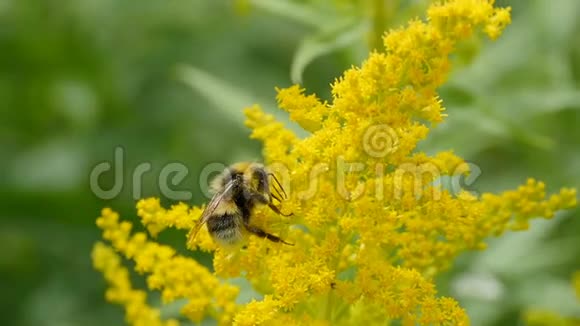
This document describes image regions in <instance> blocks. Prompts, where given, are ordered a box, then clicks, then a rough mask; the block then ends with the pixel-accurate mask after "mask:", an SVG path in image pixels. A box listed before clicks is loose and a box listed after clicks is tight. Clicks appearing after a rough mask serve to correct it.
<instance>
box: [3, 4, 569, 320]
mask: <svg viewBox="0 0 580 326" xmlns="http://www.w3.org/2000/svg"><path fill="white" fill-rule="evenodd" d="M397 2H398V3H399V9H401V10H399V11H395V10H394V7H393V6H394V5H393V4H394V3H397ZM498 2H499V4H501V5H505V4H508V5H511V6H512V7H513V24H512V25H511V26H509V27H508V28H507V30H506V32H505V34H504V35H503V36H502V37H501V38H500V39H499V40H498V41H497V42H495V43H490V44H479V43H477V42H473V43H469V44H466V45H464V47H463V48H462V49H461V51H460V54H459V55H458V56H457V58H456V59H457V63H458V65H457V66H456V69H455V70H454V72H453V74H452V76H451V78H450V80H449V82H448V84H447V86H445V87H444V88H443V89H442V90H441V95H442V98H443V100H444V103H445V106H446V107H447V109H448V113H449V118H448V120H447V121H446V122H445V123H443V124H441V125H440V126H438V127H437V128H436V129H435V130H434V131H433V133H432V137H431V138H430V139H428V140H427V141H425V142H424V143H423V144H422V147H423V149H424V150H425V151H427V152H428V153H434V152H436V151H438V150H440V149H448V148H453V149H454V150H455V151H456V152H457V153H459V154H460V155H462V156H464V157H466V159H467V160H469V161H470V162H473V163H474V164H476V165H477V166H479V168H480V169H481V172H482V173H481V176H480V177H479V178H478V179H477V181H476V183H475V184H474V185H473V186H471V189H474V190H477V191H500V190H503V189H508V188H511V187H514V186H516V185H517V184H519V183H522V182H524V181H525V178H526V177H528V176H534V177H537V178H539V179H542V180H544V181H546V182H547V184H548V186H549V189H550V190H555V189H557V188H559V187H561V186H575V187H577V188H580V169H579V168H578V167H580V128H578V126H580V111H579V110H580V39H579V38H578V35H579V34H580V2H578V1H576V0H558V1H543V0H534V1H528V0H519V1H498ZM377 3H378V4H379V5H381V6H380V8H382V10H384V24H383V25H381V26H384V27H387V28H388V27H393V26H397V25H399V24H401V22H404V21H406V20H407V19H408V18H409V17H413V16H415V15H417V14H419V13H420V10H421V8H422V7H423V6H424V5H425V1H387V2H385V3H382V4H381V3H380V1H370V0H369V1H362V0H359V1H354V0H352V1H348V0H341V1H339V0H334V1H332V0H328V1H322V0H318V1H314V0H311V1H298V0H296V1H291V0H275V1H265V0H245V1H240V0H238V1H226V0H221V1H209V0H207V1H202V0H187V1H186V0H173V1H161V0H142V1H139V2H134V1H126V0H117V1H113V0H102V1H91V0H61V1H56V0H0V49H2V50H1V51H0V113H1V118H0V155H1V157H2V160H0V203H1V205H0V207H2V209H1V211H0V216H1V220H0V248H1V249H0V289H1V293H2V295H1V296H0V307H1V309H2V311H0V323H1V324H3V325H101V324H118V323H119V321H120V320H122V318H123V317H122V312H121V310H120V308H118V307H114V306H110V305H108V304H106V303H105V302H104V300H103V291H104V282H103V281H102V278H101V275H99V274H97V273H96V272H94V271H92V268H91V266H90V260H89V252H90V248H91V245H92V243H93V242H94V241H95V240H96V239H98V237H99V235H98V231H97V229H96V228H95V227H94V219H95V217H96V216H97V215H98V214H99V210H100V208H101V207H103V206H112V207H114V208H115V209H116V210H118V211H120V212H121V214H123V215H124V216H127V217H130V216H134V215H135V213H134V209H133V207H134V199H133V194H134V190H135V189H132V187H131V180H132V175H131V173H132V171H133V170H134V169H135V167H136V166H137V165H138V164H140V163H142V162H150V163H151V164H152V171H150V172H148V173H146V174H145V176H144V178H143V179H144V184H143V187H142V189H141V195H142V196H161V198H162V200H164V202H165V203H166V204H171V201H170V200H168V199H167V198H164V197H163V196H162V193H161V192H160V189H159V187H158V184H157V177H158V175H159V172H160V170H161V169H162V168H163V166H164V165H165V164H167V163H170V162H181V163H183V164H185V165H186V166H187V167H188V168H189V175H188V176H187V178H186V180H185V181H184V182H182V183H181V184H180V185H179V186H176V187H175V188H178V189H185V190H191V191H192V192H193V199H192V200H191V202H192V203H196V204H198V203H202V202H204V201H205V197H203V196H202V194H201V192H200V186H199V178H198V175H199V173H200V171H201V170H202V169H203V167H204V166H205V165H206V164H208V163H211V162H221V163H225V164H228V163H231V162H234V161H239V160H243V159H249V160H254V159H256V160H258V159H259V157H260V152H259V151H260V148H259V145H258V144H257V143H256V142H253V141H251V140H249V139H248V135H249V132H248V130H246V129H245V128H244V126H243V114H242V109H243V108H244V107H246V106H249V105H251V104H253V103H259V104H261V105H262V106H264V107H265V108H267V109H269V110H271V112H273V113H275V114H276V115H277V116H278V117H279V118H280V119H282V120H283V121H286V122H288V120H287V117H286V116H285V115H284V114H283V113H281V112H280V111H275V101H274V98H275V92H274V86H279V87H284V86H288V85H291V83H292V81H291V80H294V81H302V84H303V85H304V86H305V87H306V88H307V90H308V92H310V93H312V92H315V93H317V94H318V95H319V96H320V97H322V98H326V99H328V98H329V96H330V94H329V87H328V84H329V83H331V82H332V81H333V80H334V79H335V78H336V77H338V76H339V75H340V73H341V72H342V71H344V70H345V69H347V68H348V67H350V66H351V65H357V64H360V62H361V60H363V59H364V57H365V54H366V53H367V52H368V49H369V44H373V35H375V36H376V33H375V34H373V33H374V32H376V31H374V29H376V28H377V26H376V24H373V19H375V18H376V17H375V15H376V14H377V13H376V11H373V10H374V9H376V8H377ZM288 123H289V122H288ZM289 125H290V126H292V124H291V123H289ZM117 146H120V147H122V148H123V149H124V155H125V166H124V173H123V180H124V187H123V190H122V192H121V193H120V195H119V196H117V197H116V198H115V199H113V200H101V199H99V198H97V196H95V194H94V193H92V192H91V189H90V187H89V174H90V171H91V169H92V168H93V167H94V166H96V165H97V164H98V163H100V162H103V161H110V162H112V160H113V155H114V149H115V148H116V147H117ZM113 180H114V175H113V173H106V174H105V175H103V177H102V178H101V179H100V182H101V184H102V185H103V188H107V187H108V186H111V185H112V184H113V182H114V181H113ZM578 213H579V211H578V210H575V211H571V212H565V213H563V214H561V215H559V216H557V217H555V218H554V219H553V220H551V221H537V223H534V225H533V227H532V230H531V231H528V232H524V233H518V234H509V235H507V236H505V237H503V238H501V239H497V240H496V239H492V240H491V241H490V248H489V249H488V250H486V251H484V252H476V253H468V254H465V255H463V256H462V257H461V259H460V260H459V261H458V262H457V264H456V266H455V267H454V269H453V270H451V271H450V272H449V273H447V274H446V275H445V276H444V277H442V278H441V279H440V280H439V288H440V289H441V292H442V293H443V294H449V295H453V296H455V297H457V298H458V299H459V300H460V302H461V303H462V305H463V306H464V307H466V308H467V309H468V312H469V314H470V315H471V317H472V319H473V321H472V322H473V324H474V325H515V324H516V323H517V321H518V320H519V317H520V315H521V312H522V309H526V308H529V307H542V308H549V309H553V310H555V311H557V312H560V313H563V314H568V315H574V314H575V315H577V316H578V315H580V307H579V305H578V303H575V301H574V298H573V293H572V289H571V288H570V286H569V278H570V276H571V273H572V271H574V270H576V269H580V258H579V257H580V219H579V218H578V215H579V214H578ZM182 237H183V234H180V233H169V234H167V235H163V236H162V240H164V241H167V242H169V243H173V244H175V245H176V246H181V247H182V244H181V243H182V240H183V238H182ZM208 258H209V257H200V259H206V260H207V259H208Z"/></svg>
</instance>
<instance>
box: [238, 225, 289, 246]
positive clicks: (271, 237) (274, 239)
mask: <svg viewBox="0 0 580 326" xmlns="http://www.w3.org/2000/svg"><path fill="white" fill-rule="evenodd" d="M244 226H245V227H246V230H248V232H250V233H253V234H255V235H257V236H259V237H260V238H266V239H268V240H270V241H272V242H282V243H283V244H286V245H289V246H293V245H294V244H292V243H289V242H286V241H284V240H282V239H280V238H279V237H277V236H275V235H273V234H270V233H268V232H266V231H264V230H262V229H260V228H259V227H255V226H252V225H249V224H244Z"/></svg>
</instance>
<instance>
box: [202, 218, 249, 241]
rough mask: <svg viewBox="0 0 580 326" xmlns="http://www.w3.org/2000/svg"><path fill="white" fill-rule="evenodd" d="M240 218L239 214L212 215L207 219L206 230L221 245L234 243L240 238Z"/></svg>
mask: <svg viewBox="0 0 580 326" xmlns="http://www.w3.org/2000/svg"><path fill="white" fill-rule="evenodd" d="M241 223H242V219H241V216H240V215H239V214H235V213H234V214H230V213H226V214H224V215H214V216H212V217H211V218H209V219H208V220H207V230H208V231H209V234H211V236H212V237H213V238H214V240H215V241H216V242H218V243H219V244H221V245H234V244H236V243H238V242H239V241H240V240H242V233H241V228H242V225H241Z"/></svg>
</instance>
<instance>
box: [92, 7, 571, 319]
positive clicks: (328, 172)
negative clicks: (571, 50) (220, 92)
mask: <svg viewBox="0 0 580 326" xmlns="http://www.w3.org/2000/svg"><path fill="white" fill-rule="evenodd" d="M492 3H493V1H489V0H488V1H485V0H451V1H444V2H441V3H436V4H433V5H431V7H430V8H429V10H428V12H427V20H426V21H421V20H413V21H411V22H410V23H409V24H408V25H407V26H406V27H404V28H399V29H396V30H392V31H390V32H389V33H387V34H386V35H385V37H384V44H385V49H386V51H385V52H384V53H378V52H373V53H371V54H370V55H369V57H368V59H367V60H366V61H365V62H364V63H363V64H362V66H361V67H354V68H352V69H349V70H348V71H346V72H345V73H344V74H343V76H342V77H340V78H339V79H338V80H336V81H335V82H334V84H333V85H332V101H331V102H330V103H326V102H322V101H320V100H319V99H318V98H317V97H316V96H315V95H305V90H304V89H301V88H300V87H299V86H292V87H290V88H287V89H279V90H278V98H277V99H278V103H279V106H280V107H281V108H282V109H284V110H286V111H287V112H288V113H289V114H290V118H291V119H292V120H293V121H295V122H296V123H298V124H299V125H300V126H301V127H302V128H303V129H304V130H305V131H307V132H308V135H307V136H306V137H304V138H300V137H298V136H297V135H295V134H294V133H293V132H292V131H290V130H289V129H286V128H285V127H284V125H283V124H282V123H281V122H278V121H276V120H275V119H274V117H273V116H271V115H268V114H266V113H264V112H263V111H262V110H261V109H260V108H259V107H258V106H254V107H251V108H249V109H247V110H246V115H247V122H246V124H247V126H248V127H250V128H251V129H252V138H255V139H259V140H261V141H262V142H263V144H264V160H265V162H266V163H267V164H268V165H269V166H270V168H271V169H272V170H273V171H274V172H275V173H276V174H278V175H279V176H280V178H281V179H282V181H283V183H284V185H285V188H286V189H287V192H288V193H289V195H290V198H289V199H288V201H286V202H284V206H285V207H284V209H288V210H289V211H292V212H293V213H294V216H293V217H291V218H282V217H279V216H276V215H275V214H274V213H273V212H271V211H270V210H268V209H261V208H258V209H256V211H255V212H254V215H253V220H252V222H253V223H255V224H256V225H258V226H261V227H264V228H265V229H269V230H272V231H273V232H274V233H276V234H280V235H281V236H282V237H283V238H284V239H288V241H290V242H292V243H294V244H295V245H294V246H284V245H279V244H273V243H271V242H269V241H265V240H264V239H259V238H256V237H253V236H251V237H249V238H248V239H247V244H246V246H245V248H240V249H235V250H231V249H226V248H219V247H217V246H216V245H215V244H214V243H213V241H212V240H211V238H210V236H209V234H208V233H207V231H206V230H205V229H202V231H201V232H200V233H199V235H198V236H197V238H195V240H194V241H193V242H192V243H189V244H188V247H189V248H190V249H196V248H197V249H201V250H205V251H213V252H214V262H213V264H214V270H215V273H211V272H210V271H208V270H207V269H206V268H205V267H203V266H201V265H200V264H198V263H197V262H196V261H195V260H193V259H191V258H187V257H184V256H180V255H178V254H177V253H176V252H175V251H174V250H173V249H171V248H170V247H167V246H164V245H160V244H158V243H156V242H153V241H151V240H149V238H148V236H147V235H145V234H144V233H134V234H131V227H132V226H131V224H130V223H128V222H120V221H119V220H118V216H117V215H116V214H115V213H114V212H112V211H110V210H108V209H105V210H104V211H103V214H102V216H101V217H100V218H99V219H98V221H97V224H98V226H99V227H100V228H101V229H103V238H104V239H105V240H107V241H109V242H110V243H111V244H112V247H113V248H114V249H115V250H116V251H117V252H118V253H119V254H120V255H122V256H124V257H125V258H127V259H130V260H133V261H134V262H135V266H136V267H135V270H136V271H137V272H138V273H141V274H144V275H146V276H147V284H148V287H149V289H151V290H158V291H160V292H161V297H162V299H163V301H164V302H171V301H174V300H176V299H178V298H186V299H187V303H186V304H185V306H184V307H183V308H182V313H183V315H184V316H186V317H187V318H189V319H190V320H193V321H199V320H201V319H203V318H204V317H205V316H211V317H213V318H215V319H216V320H218V322H219V323H221V324H230V323H232V322H233V323H234V324H237V325H257V324H268V325H269V324H308V325H311V324H327V325H330V324H341V323H342V324H346V325H348V324H358V323H363V322H367V323H373V324H374V323H378V322H381V323H385V321H388V320H400V321H402V324H403V325H416V324H421V325H468V324H469V321H468V318H467V315H466V313H465V311H464V310H463V309H462V308H461V307H459V305H458V303H457V302H456V301H455V300H453V299H452V298H445V297H438V296H437V292H436V289H435V286H434V284H433V282H432V280H431V278H432V277H433V276H434V275H436V274H437V273H439V272H441V271H442V270H445V269H446V268H448V267H449V265H450V264H452V262H453V260H454V259H455V257H457V255H459V254H460V253H461V252H463V251H465V250H471V249H483V248H485V242H484V240H485V238H487V237H489V236H492V235H499V234H501V233H502V232H504V231H506V230H510V229H511V230H519V229H525V228H527V227H528V221H529V220H530V219H531V218H534V217H537V216H543V217H546V218H550V217H552V216H553V214H554V212H555V211H557V210H560V209H565V208H569V207H572V206H574V205H575V204H576V193H575V191H574V190H572V189H562V190H561V191H560V193H559V194H556V195H552V196H550V197H547V196H546V194H545V189H544V184H543V183H541V182H538V181H535V180H533V179H530V180H528V182H527V183H526V184H525V185H523V186H521V187H519V188H517V189H516V190H513V191H506V192H504V193H502V194H499V195H494V194H483V195H482V196H475V195H473V194H471V193H469V192H466V191H459V192H452V191H450V190H447V189H444V188H443V187H441V186H440V185H438V183H437V181H438V180H439V179H440V178H441V177H442V176H445V175H450V176H454V177H458V176H461V175H466V174H468V173H469V168H468V165H467V164H465V162H464V161H463V159H462V158H460V157H459V156H457V155H456V154H454V153H453V152H452V151H447V152H442V153H439V154H436V155H433V156H429V155H427V154H425V153H421V152H417V151H416V146H417V143H418V142H419V141H420V140H422V139H424V138H425V137H427V135H428V133H429V130H430V128H431V126H432V125H433V124H436V123H439V122H441V121H442V120H443V119H444V118H445V114H444V113H443V111H444V108H443V106H442V103H441V100H440V99H439V98H438V96H437V93H436V90H437V88H438V87H440V86H441V85H442V84H443V83H444V82H445V80H446V78H447V76H448V73H449V70H450V68H451V62H450V59H449V55H450V54H451V53H452V52H453V50H454V49H455V47H456V45H457V43H458V42H461V41H462V40H464V39H466V38H469V37H472V36H473V34H474V33H477V32H478V31H483V32H484V33H486V34H487V35H488V36H489V37H490V38H492V39H494V38H496V37H498V36H499V34H500V33H501V31H502V30H503V28H504V27H505V26H506V25H507V24H509V22H510V16H509V8H507V9H502V8H494V7H493V5H492ZM137 208H138V215H139V216H140V217H141V221H142V223H143V224H144V226H145V227H146V228H147V230H148V232H149V234H150V235H151V236H156V235H157V234H158V233H159V232H161V231H163V230H164V229H165V228H167V227H175V228H178V229H182V230H188V229H190V228H191V227H192V226H193V225H194V224H195V221H196V220H197V219H199V216H200V215H201V212H202V209H201V208H199V207H193V208H189V207H188V206H187V205H185V204H178V205H175V206H173V207H172V208H170V209H164V208H162V207H161V206H160V205H159V200H157V199H145V200H141V201H140V202H139V203H138V204H137ZM102 246H103V245H101V244H98V245H97V246H96V247H95V255H94V263H95V266H97V268H99V269H100V270H103V271H105V275H106V278H107V280H108V281H109V282H110V283H111V287H112V288H116V287H119V285H118V283H119V282H120V281H119V280H117V278H116V277H115V276H114V275H116V274H114V273H113V272H107V270H109V269H112V270H119V269H121V267H120V266H121V265H120V264H119V263H118V262H117V261H118V257H117V256H115V257H117V258H115V264H113V265H114V266H113V267H110V268H108V269H107V268H104V267H102V266H103V265H106V266H108V265H107V264H106V263H105V262H104V261H106V260H110V258H108V256H107V257H103V256H104V255H101V254H98V253H99V252H100V251H103V249H102V248H103V247H102ZM107 252H109V253H110V255H112V254H113V252H112V251H111V250H110V249H108V251H107ZM110 255H109V256H110ZM121 274H122V275H119V276H118V278H121V280H122V281H123V284H125V283H126V282H128V279H122V277H126V276H125V274H126V273H124V272H123V273H121ZM111 275H113V276H111ZM240 276H242V277H245V278H246V279H247V280H248V281H249V282H250V283H251V284H252V286H253V287H254V289H255V290H256V291H258V292H260V293H262V294H263V295H264V297H263V299H259V298H256V299H255V300H252V301H251V302H249V303H246V304H241V305H238V304H236V303H235V299H236V296H237V289H236V288H235V287H233V286H231V285H228V283H227V279H228V278H232V277H240ZM125 281H126V282H125ZM123 286H124V288H130V285H123ZM109 299H111V298H109ZM111 301H113V302H116V303H119V304H122V305H125V306H126V307H127V309H128V310H129V307H130V305H131V302H132V301H131V302H129V301H128V300H118V299H116V300H114V299H111ZM140 302H141V301H140ZM140 304H141V306H143V307H144V308H143V309H144V310H143V311H144V314H146V315H147V316H149V315H151V314H153V313H151V312H150V311H151V308H148V307H147V306H145V305H144V303H140ZM153 315H154V314H153ZM154 317H156V318H157V317H158V316H157V315H155V316H154ZM148 318H149V317H148ZM151 318H153V317H151ZM128 321H129V322H130V323H132V324H138V322H139V319H138V318H137V317H135V316H133V315H131V316H129V315H128Z"/></svg>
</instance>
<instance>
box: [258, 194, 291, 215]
mask: <svg viewBox="0 0 580 326" xmlns="http://www.w3.org/2000/svg"><path fill="white" fill-rule="evenodd" d="M253 198H254V199H255V200H256V201H258V202H260V203H262V204H268V207H270V209H272V210H273V211H274V213H276V214H279V215H282V216H286V217H288V216H292V215H294V214H293V213H290V214H284V213H282V212H281V211H280V209H279V208H278V207H277V206H276V205H274V203H272V198H275V199H277V200H278V201H280V200H279V199H278V198H277V197H275V195H273V194H270V198H268V197H266V196H264V195H263V194H253Z"/></svg>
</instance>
